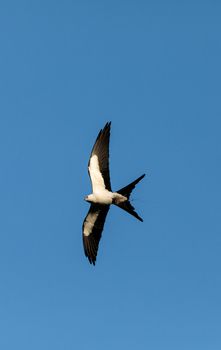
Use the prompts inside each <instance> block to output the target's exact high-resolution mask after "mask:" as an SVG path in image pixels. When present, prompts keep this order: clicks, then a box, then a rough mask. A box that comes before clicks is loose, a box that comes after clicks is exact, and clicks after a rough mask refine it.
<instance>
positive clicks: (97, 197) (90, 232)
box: [82, 122, 145, 265]
mask: <svg viewBox="0 0 221 350" xmlns="http://www.w3.org/2000/svg"><path fill="white" fill-rule="evenodd" d="M110 127H111V122H109V123H107V124H106V125H105V126H104V128H103V129H101V130H100V132H99V134H98V136H97V139H96V141H95V144H94V146H93V148H92V151H91V155H90V159H89V162H88V172H89V176H90V179H91V184H92V194H89V195H88V196H86V197H85V200H86V201H87V202H89V203H91V206H90V209H89V211H88V213H87V216H86V217H85V219H84V222H83V228H82V230H83V245H84V252H85V255H86V257H87V258H88V260H89V262H90V264H93V265H95V262H96V257H97V251H98V246H99V242H100V239H101V234H102V231H103V228H104V223H105V219H106V216H107V213H108V211H109V208H110V205H111V204H115V205H116V206H118V207H119V208H121V209H123V210H125V211H127V212H128V213H129V214H131V215H133V216H134V217H135V218H137V219H138V220H140V221H143V219H142V218H141V217H140V216H139V215H138V214H137V213H136V211H135V209H134V207H133V206H132V205H131V203H130V194H131V192H132V190H133V189H134V188H135V186H136V184H137V183H138V182H139V181H140V180H141V179H143V177H144V176H145V174H143V175H142V176H140V177H138V179H136V180H135V181H133V182H131V183H130V184H129V185H127V186H125V187H123V188H121V189H120V190H118V191H116V192H112V190H111V182H110V171H109V141H110Z"/></svg>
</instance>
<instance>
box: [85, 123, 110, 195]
mask: <svg viewBox="0 0 221 350" xmlns="http://www.w3.org/2000/svg"><path fill="white" fill-rule="evenodd" d="M110 127H111V123H107V124H106V125H105V127H104V128H103V129H102V130H100V132H99V134H98V136H97V139H96V141H95V144H94V147H93V149H92V152H91V156H90V159H89V162H88V171H89V175H90V178H91V184H92V189H93V192H99V191H100V190H104V189H105V188H106V189H107V190H108V191H111V183H110V172H109V142H110Z"/></svg>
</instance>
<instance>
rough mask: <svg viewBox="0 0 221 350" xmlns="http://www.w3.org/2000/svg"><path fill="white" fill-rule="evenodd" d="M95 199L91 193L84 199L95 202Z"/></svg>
mask: <svg viewBox="0 0 221 350" xmlns="http://www.w3.org/2000/svg"><path fill="white" fill-rule="evenodd" d="M93 199H94V196H93V194H89V195H88V196H86V197H84V200H85V201H86V202H90V203H91V202H93Z"/></svg>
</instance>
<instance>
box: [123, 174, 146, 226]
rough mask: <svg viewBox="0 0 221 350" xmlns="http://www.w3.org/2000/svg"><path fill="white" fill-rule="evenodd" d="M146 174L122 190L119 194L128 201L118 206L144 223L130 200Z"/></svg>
mask: <svg viewBox="0 0 221 350" xmlns="http://www.w3.org/2000/svg"><path fill="white" fill-rule="evenodd" d="M144 176H145V174H143V175H142V176H140V177H138V179H136V180H135V181H133V182H131V183H130V184H129V185H127V186H125V187H123V188H121V189H120V190H119V191H117V193H119V194H121V195H122V196H124V197H126V198H127V201H125V202H121V203H119V204H117V206H118V207H119V208H121V209H123V210H125V211H127V212H128V213H129V214H131V215H133V216H134V217H135V218H136V219H138V220H140V221H142V222H143V219H142V218H141V217H140V216H139V215H138V214H137V213H136V211H135V209H134V207H133V206H132V205H131V203H130V201H129V198H130V195H131V192H132V191H133V189H134V188H135V186H136V185H137V184H138V182H140V180H142V179H143V178H144Z"/></svg>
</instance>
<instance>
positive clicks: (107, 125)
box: [103, 122, 111, 130]
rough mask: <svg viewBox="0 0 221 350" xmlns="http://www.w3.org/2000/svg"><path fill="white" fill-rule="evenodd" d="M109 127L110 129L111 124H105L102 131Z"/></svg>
mask: <svg viewBox="0 0 221 350" xmlns="http://www.w3.org/2000/svg"><path fill="white" fill-rule="evenodd" d="M110 127H111V122H107V123H106V124H105V126H104V128H103V130H105V129H110Z"/></svg>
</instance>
